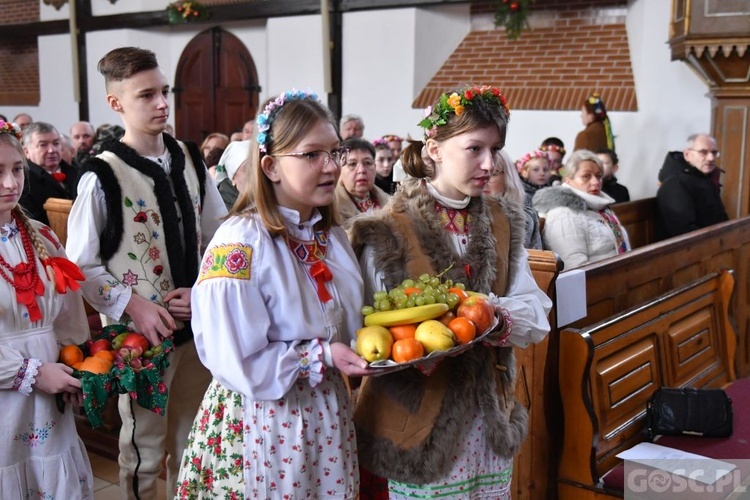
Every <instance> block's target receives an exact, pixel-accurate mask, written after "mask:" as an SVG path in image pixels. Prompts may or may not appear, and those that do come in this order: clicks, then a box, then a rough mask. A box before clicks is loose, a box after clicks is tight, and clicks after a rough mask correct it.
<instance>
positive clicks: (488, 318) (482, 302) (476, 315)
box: [456, 295, 495, 335]
mask: <svg viewBox="0 0 750 500" xmlns="http://www.w3.org/2000/svg"><path fill="white" fill-rule="evenodd" d="M456 316H463V317H464V318H466V319H468V320H470V321H471V322H472V323H474V324H475V325H476V326H477V335H481V334H482V333H484V332H486V331H487V329H488V328H489V327H490V326H492V323H493V321H495V306H493V305H492V304H490V302H489V300H487V299H485V298H484V297H480V296H478V295H472V296H469V297H468V298H466V299H464V301H463V302H461V305H460V306H458V310H457V311H456Z"/></svg>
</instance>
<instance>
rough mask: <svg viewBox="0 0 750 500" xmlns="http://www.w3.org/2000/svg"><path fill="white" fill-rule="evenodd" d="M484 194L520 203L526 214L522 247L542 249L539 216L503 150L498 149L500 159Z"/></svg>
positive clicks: (511, 161) (508, 156)
mask: <svg viewBox="0 0 750 500" xmlns="http://www.w3.org/2000/svg"><path fill="white" fill-rule="evenodd" d="M484 194H486V195H491V196H503V197H504V198H505V199H506V200H510V201H513V202H515V203H518V204H519V205H521V206H522V207H523V210H524V214H525V215H526V237H525V238H524V243H523V246H524V248H534V249H537V250H541V249H542V237H541V234H540V233H539V217H538V216H537V214H536V211H535V210H534V208H533V207H532V206H531V196H528V195H527V194H526V192H525V191H524V188H523V184H521V179H520V177H519V176H518V175H516V172H515V169H514V167H513V160H511V158H510V155H508V153H507V152H505V150H501V151H500V159H499V161H498V162H497V165H496V166H495V168H494V169H493V170H492V172H491V173H490V180H489V181H487V184H486V185H485V186H484Z"/></svg>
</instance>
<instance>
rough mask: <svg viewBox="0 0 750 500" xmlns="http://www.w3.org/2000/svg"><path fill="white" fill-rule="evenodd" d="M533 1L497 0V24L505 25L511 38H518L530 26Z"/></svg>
mask: <svg viewBox="0 0 750 500" xmlns="http://www.w3.org/2000/svg"><path fill="white" fill-rule="evenodd" d="M533 2H534V0H497V10H496V11H495V26H502V27H504V28H505V32H506V34H507V35H508V38H509V39H511V40H515V39H517V38H518V37H519V36H521V32H522V31H523V30H525V29H527V28H528V27H529V25H528V21H527V19H528V17H529V10H530V9H531V4H532V3H533Z"/></svg>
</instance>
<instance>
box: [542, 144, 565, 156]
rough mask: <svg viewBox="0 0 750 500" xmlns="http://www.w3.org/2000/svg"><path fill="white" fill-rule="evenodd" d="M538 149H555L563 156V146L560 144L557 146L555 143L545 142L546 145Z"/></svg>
mask: <svg viewBox="0 0 750 500" xmlns="http://www.w3.org/2000/svg"><path fill="white" fill-rule="evenodd" d="M539 149H540V150H542V151H556V152H558V153H560V154H561V155H563V156H565V148H564V147H562V146H558V145H557V144H547V145H546V146H542V147H540V148H539Z"/></svg>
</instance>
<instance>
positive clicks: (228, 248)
mask: <svg viewBox="0 0 750 500" xmlns="http://www.w3.org/2000/svg"><path fill="white" fill-rule="evenodd" d="M252 256H253V247H251V246H250V245H246V244H243V243H230V244H228V245H219V246H215V247H212V248H209V249H208V250H206V255H205V257H204V259H203V264H201V272H200V275H199V276H198V282H199V283H200V282H201V281H203V280H205V279H210V278H234V279H241V280H249V279H250V277H251V268H250V265H251V262H252Z"/></svg>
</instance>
